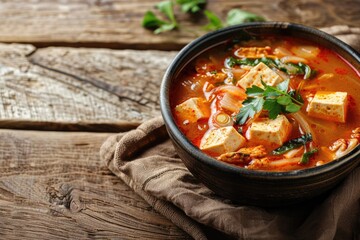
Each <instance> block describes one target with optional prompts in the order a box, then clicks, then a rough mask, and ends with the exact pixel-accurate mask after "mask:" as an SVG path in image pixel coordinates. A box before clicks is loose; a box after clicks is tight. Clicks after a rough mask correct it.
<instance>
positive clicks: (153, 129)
mask: <svg viewBox="0 0 360 240" xmlns="http://www.w3.org/2000/svg"><path fill="white" fill-rule="evenodd" d="M324 30H325V31H327V32H329V33H332V34H334V35H336V33H339V34H341V37H342V40H344V41H346V42H347V43H349V44H351V45H352V46H353V47H354V48H356V49H358V50H360V43H359V39H360V38H359V37H360V29H358V28H349V27H346V26H336V27H331V28H327V29H324ZM353 36H355V37H353ZM100 156H101V158H102V160H103V161H105V163H106V164H107V166H108V167H109V169H110V170H111V171H112V172H113V173H114V174H116V175H117V176H118V177H120V178H121V179H122V180H123V181H124V182H125V183H126V184H127V185H128V186H130V187H131V188H132V189H133V190H134V191H135V192H136V193H137V194H139V195H140V196H141V197H143V198H144V199H145V200H146V201H147V202H148V203H149V204H150V205H151V206H152V207H153V208H154V209H155V210H157V211H158V212H159V213H161V214H163V215H164V216H165V217H167V218H168V219H170V220H171V221H172V222H174V223H175V224H176V225H178V226H179V227H180V228H182V229H183V230H184V231H186V232H187V233H188V234H189V235H190V236H192V237H193V238H194V239H208V238H214V237H212V236H211V235H209V234H208V231H204V226H206V227H210V228H212V229H215V230H216V233H218V232H220V233H223V234H224V235H223V236H222V237H223V238H235V239H360V168H359V167H358V168H357V169H355V171H353V172H352V173H351V174H350V175H349V176H348V177H347V178H346V179H345V180H344V181H343V182H342V183H341V184H340V185H339V186H337V187H336V188H335V189H333V190H332V191H331V192H330V193H329V194H328V195H326V196H324V197H322V198H317V199H313V200H310V201H306V202H303V203H301V204H298V205H294V206H290V207H286V208H275V209H274V208H261V207H253V206H246V205H241V204H236V203H233V202H231V201H230V200H227V199H224V198H222V197H220V196H217V195H216V194H214V193H213V192H212V191H211V190H209V189H208V188H207V187H205V186H204V185H203V184H201V183H200V182H199V181H198V180H197V179H196V178H195V177H193V176H192V175H191V173H190V172H189V171H188V170H187V168H186V167H185V165H184V164H183V163H182V161H181V160H180V158H179V157H178V155H177V153H176V151H175V150H174V148H173V145H172V143H171V141H170V139H169V137H168V135H167V132H166V129H165V126H164V123H163V120H162V118H161V117H157V118H154V119H152V120H149V121H147V122H145V123H143V124H142V125H140V126H139V127H138V128H137V129H135V130H131V131H129V132H127V133H120V134H118V135H114V136H111V137H110V138H109V139H107V140H106V142H104V144H103V146H102V147H101V149H100ZM208 230H209V229H208Z"/></svg>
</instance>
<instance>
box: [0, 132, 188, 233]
mask: <svg viewBox="0 0 360 240" xmlns="http://www.w3.org/2000/svg"><path fill="white" fill-rule="evenodd" d="M108 136H109V134H108V133H83V132H82V133H59V132H34V131H14V130H0V172H1V175H0V238H1V239H110V238H111V239H135V238H139V239H190V238H189V236H188V235H187V234H185V233H184V232H183V231H181V230H180V229H178V228H177V227H176V226H175V225H173V224H172V223H171V222H169V221H168V220H167V219H165V218H164V217H163V216H161V215H159V214H158V213H156V212H154V211H153V210H152V208H151V207H150V206H149V205H148V204H147V203H145V202H144V201H143V200H142V199H141V198H140V197H139V196H138V195H136V194H135V193H134V192H133V191H132V190H131V189H129V188H128V187H127V186H126V185H125V184H124V183H123V182H121V180H120V179H119V178H117V177H116V176H114V175H112V174H111V172H110V171H109V170H108V168H107V167H106V166H105V164H103V163H102V162H100V159H99V154H98V151H99V148H100V145H101V143H102V142H103V141H104V140H105V138H106V137H108Z"/></svg>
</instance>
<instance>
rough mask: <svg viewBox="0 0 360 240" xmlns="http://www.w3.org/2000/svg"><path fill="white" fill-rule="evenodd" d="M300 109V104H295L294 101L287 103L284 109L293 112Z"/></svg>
mask: <svg viewBox="0 0 360 240" xmlns="http://www.w3.org/2000/svg"><path fill="white" fill-rule="evenodd" d="M300 109H301V105H297V104H295V103H292V102H291V103H289V104H288V105H286V107H285V110H286V111H287V112H289V113H294V112H297V111H300Z"/></svg>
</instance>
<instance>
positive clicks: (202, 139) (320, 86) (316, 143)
mask: <svg viewBox="0 0 360 240" xmlns="http://www.w3.org/2000/svg"><path fill="white" fill-rule="evenodd" d="M234 62H235V64H234ZM260 63H261V64H260ZM259 64H260V65H259ZM263 64H265V66H264V65H263ZM260 66H261V67H260ZM256 68H259V69H260V70H258V72H257V73H256V74H258V75H255V76H252V74H251V73H250V72H251V71H253V72H254V71H255V69H256ZM309 69H310V71H309ZM268 73H269V75H267V74H268ZM274 74H275V75H274ZM256 76H258V79H257V80H256ZM270 76H271V77H270ZM259 77H260V78H259ZM359 78H360V74H359V72H358V71H357V70H356V69H354V68H353V67H352V66H350V65H349V63H347V62H346V61H345V60H344V59H342V58H341V57H340V56H339V55H338V54H337V53H335V52H333V51H332V50H330V49H326V48H324V47H322V46H319V45H317V44H316V43H313V42H308V41H305V40H299V39H295V38H292V37H281V38H280V37H276V36H266V37H264V38H261V39H252V40H248V41H243V42H238V43H234V44H232V45H230V46H229V45H228V44H226V45H225V44H224V45H220V46H216V47H214V48H213V49H210V50H208V51H206V52H205V53H203V54H201V55H199V56H198V57H197V58H196V59H195V60H193V61H192V62H191V63H189V64H188V65H187V66H186V67H185V68H184V69H183V71H182V72H181V73H180V74H179V76H178V78H177V79H176V81H175V84H173V86H172V89H171V92H170V98H171V99H170V104H171V108H172V113H173V116H174V119H175V122H176V124H177V126H178V127H179V129H180V130H181V131H182V132H183V133H184V135H186V137H187V138H188V139H189V140H190V141H191V142H192V143H193V144H194V145H195V146H196V147H198V148H200V149H201V150H202V151H203V152H204V153H206V154H208V155H209V156H211V157H213V158H215V159H217V160H218V161H224V162H227V163H229V164H234V165H237V166H239V167H244V168H248V169H254V170H267V171H289V170H294V169H303V168H309V167H314V166H319V165H323V164H326V163H328V162H330V161H332V160H334V159H337V158H339V157H341V156H343V155H345V154H346V153H347V152H349V151H350V150H351V149H353V148H354V147H355V146H357V144H358V142H359V139H360V128H359V127H360V111H359V106H358V104H359V103H360V94H359V93H360V81H359ZM259 79H260V81H259ZM269 79H270V80H269ZM273 79H277V80H278V81H279V83H271V81H272V80H273ZM263 80H264V81H263ZM265 80H268V82H266V83H265V84H266V85H264V84H263V83H264V82H265ZM246 81H248V83H247V84H248V87H244V85H246V84H244V83H245V82H246ZM256 81H258V82H257V83H256ZM261 81H262V82H263V83H260V82H261ZM284 82H286V83H288V86H287V88H286V89H285V90H284V89H282V90H283V91H282V93H279V94H278V95H279V96H270V97H268V98H267V97H265V96H264V93H262V95H261V94H260V95H258V96H250V95H248V92H249V88H252V87H253V86H254V85H257V88H255V89H257V90H259V88H260V89H263V90H265V88H266V86H268V89H271V90H272V91H273V90H274V89H279V87H280V86H279V85H280V84H281V83H284ZM280 96H281V98H282V100H284V98H286V99H285V103H284V102H281V101H280V100H278V98H279V97H280ZM289 96H291V97H292V100H291V101H292V102H293V103H298V106H299V110H298V111H294V109H292V111H293V112H291V111H287V110H286V109H287V108H286V107H287V106H288V105H290V104H291V102H289ZM258 97H260V98H262V99H263V100H264V101H266V103H265V105H266V104H267V103H271V104H273V102H274V101H275V102H276V103H278V102H281V103H283V104H284V105H281V104H280V105H281V106H280V105H279V104H275V105H276V106H277V107H279V106H280V107H281V108H282V110H281V111H280V112H279V113H278V115H277V117H276V119H280V120H281V119H283V120H285V121H282V123H283V124H282V125H281V126H280V128H279V129H278V131H275V132H271V131H272V130H271V129H270V130H269V129H267V130H266V129H262V128H261V126H262V125H261V124H260V123H261V122H266V123H270V122H273V121H275V120H274V119H272V118H274V116H273V117H272V118H271V116H270V115H271V114H274V110H269V109H267V108H266V107H264V106H265V105H263V107H262V108H261V107H260V110H259V111H257V112H256V113H255V114H254V115H253V116H251V114H250V116H249V117H248V118H247V119H245V122H239V121H238V118H239V112H240V110H241V109H242V108H244V107H245V106H246V105H247V104H246V102H247V100H248V99H249V98H252V100H254V99H258ZM189 99H190V101H188V100H189ZM194 99H195V100H194ZM324 99H325V100H324ZM296 100H299V101H298V102H297V101H296ZM186 101H188V102H186ZM244 101H245V102H244ZM184 102H185V103H186V104H184ZM286 103H287V104H288V105H286ZM271 106H273V105H271ZM276 106H275V108H276ZM247 108H249V106H248V107H247ZM245 109H246V108H245ZM245 109H243V111H244V112H247V113H248V112H249V111H245ZM295 110H296V109H295ZM240 116H244V114H242V115H240ZM284 117H285V118H286V119H284ZM280 120H279V121H280ZM267 121H269V122H267ZM271 124H272V123H271ZM256 126H258V130H256V129H257V128H256ZM274 126H275V125H274ZM284 126H285V127H284ZM220 128H224V129H225V128H226V131H228V132H226V131H225V130H224V132H226V134H225V135H224V136H223V137H221V136H220V137H219V136H212V137H211V134H210V132H212V133H214V134H215V133H216V134H218V133H221V131H214V130H216V129H220ZM232 128H233V129H232ZM234 130H235V132H234ZM257 131H260V132H261V133H259V132H257ZM269 131H270V132H269ZM229 132H230V133H229ZM216 134H215V135H216ZM239 135H240V137H239ZM309 135H310V136H311V138H310V139H309V138H308V139H307V141H304V142H301V141H300V144H298V145H297V146H296V147H294V146H292V145H294V144H289V141H290V142H291V141H292V140H295V142H296V139H297V140H299V138H301V137H304V136H307V137H308V136H309ZM237 137H239V138H241V139H242V140H241V144H240V145H239V143H238V142H239V141H238V140H234V139H233V138H237ZM224 139H225V140H224ZM234 142H237V143H236V144H235V143H234ZM227 145H229V146H230V147H226V146H227ZM284 145H285V146H290V147H289V149H290V150H288V151H287V152H284V153H275V152H276V150H278V149H279V148H280V147H281V146H284ZM291 147H293V148H292V149H291ZM274 150H275V152H274Z"/></svg>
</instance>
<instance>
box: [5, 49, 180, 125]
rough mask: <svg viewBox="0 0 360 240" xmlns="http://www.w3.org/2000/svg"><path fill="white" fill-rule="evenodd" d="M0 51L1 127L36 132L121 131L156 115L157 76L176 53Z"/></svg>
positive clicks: (51, 50)
mask: <svg viewBox="0 0 360 240" xmlns="http://www.w3.org/2000/svg"><path fill="white" fill-rule="evenodd" d="M0 50H1V51H0V64H1V67H0V106H1V107H2V109H0V127H2V128H17V129H26V128H30V129H41V130H91V131H120V130H128V129H131V128H133V127H134V126H137V125H138V124H139V123H141V122H143V121H145V120H147V119H150V118H152V117H154V116H158V115H159V114H160V112H159V102H158V92H159V86H160V83H161V78H162V75H163V73H164V71H165V69H166V67H167V65H168V64H169V62H170V61H171V59H172V58H173V56H174V54H175V53H174V52H160V51H134V50H118V51H115V50H114V51H112V50H106V49H71V48H46V49H40V50H38V51H36V52H35V53H33V52H34V51H35V48H34V47H33V46H31V45H19V44H17V45H13V44H9V45H7V44H0ZM31 53H32V55H31V56H29V54H31ZM29 59H30V61H31V62H30V61H29ZM39 64H40V65H39ZM59 70H60V72H59Z"/></svg>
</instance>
